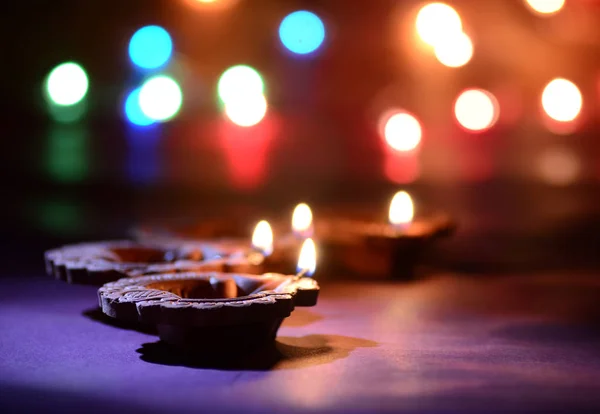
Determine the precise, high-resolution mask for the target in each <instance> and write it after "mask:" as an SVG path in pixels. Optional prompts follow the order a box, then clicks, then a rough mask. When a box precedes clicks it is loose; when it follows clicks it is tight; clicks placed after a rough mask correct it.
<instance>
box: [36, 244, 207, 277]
mask: <svg viewBox="0 0 600 414" xmlns="http://www.w3.org/2000/svg"><path fill="white" fill-rule="evenodd" d="M214 254H215V251H214V250H213V249H209V248H207V247H206V246H205V245H203V244H199V243H183V244H181V243H176V244H150V243H138V242H133V241H129V240H118V241H105V242H95V243H81V244H73V245H68V246H63V247H60V248H58V249H53V250H49V251H47V252H46V253H45V254H44V258H45V262H46V271H47V273H48V274H50V275H52V276H54V277H55V278H57V279H60V280H64V281H66V282H68V283H75V284H91V285H102V284H104V283H106V282H109V281H113V280H117V279H120V278H122V277H124V276H130V275H132V274H134V273H135V272H139V271H143V270H145V269H147V268H148V267H149V266H154V265H161V264H163V265H164V264H170V265H173V264H177V263H179V262H183V263H186V265H188V266H192V265H198V264H202V263H203V262H204V261H205V260H207V259H210V258H211V257H212V256H211V255H214Z"/></svg>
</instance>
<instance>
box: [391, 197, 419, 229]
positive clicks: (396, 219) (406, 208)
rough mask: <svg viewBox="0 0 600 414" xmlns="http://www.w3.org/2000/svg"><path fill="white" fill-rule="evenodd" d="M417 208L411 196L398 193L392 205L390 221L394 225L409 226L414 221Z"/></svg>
mask: <svg viewBox="0 0 600 414" xmlns="http://www.w3.org/2000/svg"><path fill="white" fill-rule="evenodd" d="M414 214H415V207H414V205H413V201H412V198H411V196H410V194H408V193H407V192H406V191H398V192H397V193H396V195H394V198H392V202H391V203H390V212H389V220H390V223H391V224H393V225H399V226H401V225H407V224H410V223H411V222H412V220H413V217H414Z"/></svg>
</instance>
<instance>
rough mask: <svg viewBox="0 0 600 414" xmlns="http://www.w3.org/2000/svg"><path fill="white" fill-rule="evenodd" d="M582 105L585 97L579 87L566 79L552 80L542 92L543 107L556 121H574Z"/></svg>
mask: <svg viewBox="0 0 600 414" xmlns="http://www.w3.org/2000/svg"><path fill="white" fill-rule="evenodd" d="M582 106H583V98H582V97H581V92H580V91H579V88H577V86H576V85H575V84H574V83H573V82H571V81H568V80H566V79H562V78H556V79H554V80H552V81H551V82H550V83H548V85H546V87H545V88H544V92H543V93H542V107H543V108H544V111H545V112H546V114H547V115H548V116H549V117H550V118H552V119H554V120H555V121H559V122H570V121H573V120H574V119H575V118H577V116H578V115H579V113H580V112H581V107H582Z"/></svg>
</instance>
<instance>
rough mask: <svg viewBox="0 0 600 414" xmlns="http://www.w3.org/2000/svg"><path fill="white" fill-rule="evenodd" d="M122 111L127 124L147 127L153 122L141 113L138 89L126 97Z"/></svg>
mask: <svg viewBox="0 0 600 414" xmlns="http://www.w3.org/2000/svg"><path fill="white" fill-rule="evenodd" d="M123 110H124V111H125V116H126V117H127V119H128V120H129V122H131V123H132V124H134V125H138V126H148V125H152V124H154V122H155V121H154V120H153V119H152V118H149V117H147V116H146V115H145V114H144V113H143V112H142V108H141V107H140V88H136V89H134V90H132V91H131V92H130V93H129V95H127V98H126V99H125V105H124V108H123Z"/></svg>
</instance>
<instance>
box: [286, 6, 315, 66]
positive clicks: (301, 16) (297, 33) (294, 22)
mask: <svg viewBox="0 0 600 414" xmlns="http://www.w3.org/2000/svg"><path fill="white" fill-rule="evenodd" d="M279 38H280V39H281V43H282V44H283V45H284V46H285V47H286V48H287V49H288V50H290V51H291V52H293V53H296V54H299V55H306V54H308V53H312V52H314V51H315V50H317V49H318V48H319V46H321V44H323V41H324V40H325V26H324V25H323V22H322V21H321V19H319V17H318V16H317V15H316V14H314V13H311V12H309V11H305V10H301V11H295V12H293V13H290V14H288V15H287V16H286V17H285V18H284V19H283V20H282V21H281V24H280V25H279Z"/></svg>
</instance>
